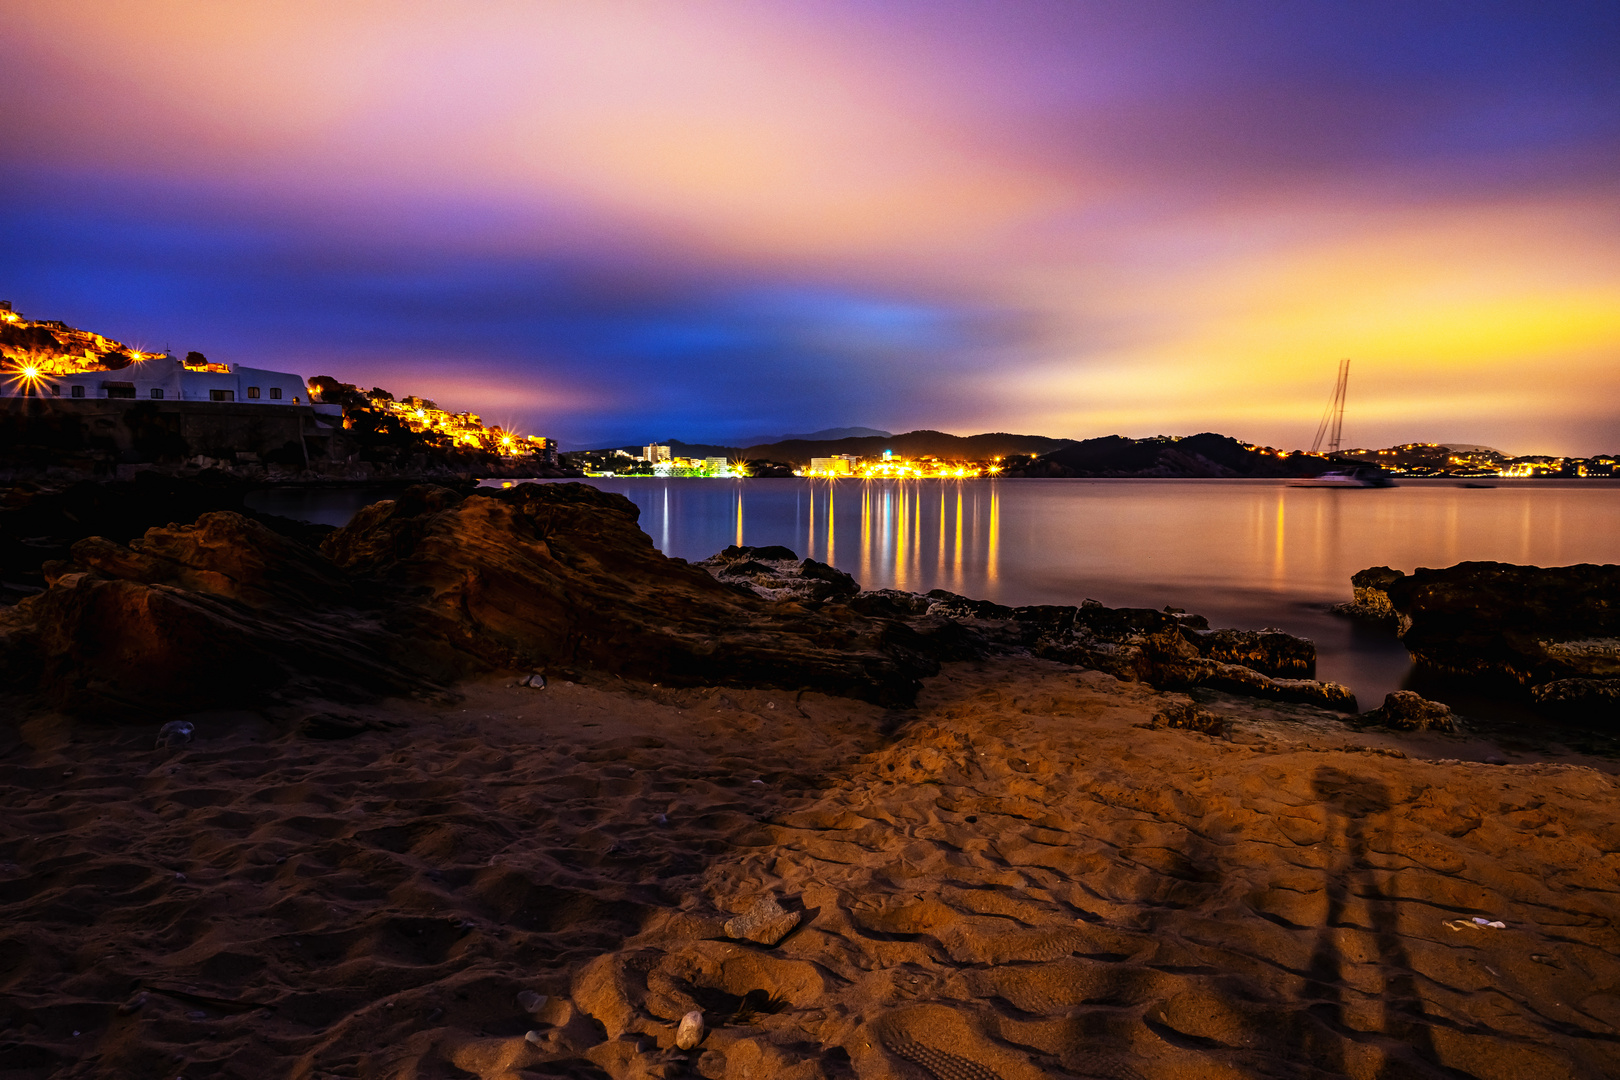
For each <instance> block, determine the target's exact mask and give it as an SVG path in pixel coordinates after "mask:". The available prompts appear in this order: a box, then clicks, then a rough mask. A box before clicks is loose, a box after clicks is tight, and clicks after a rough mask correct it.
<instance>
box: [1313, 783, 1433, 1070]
mask: <svg viewBox="0 0 1620 1080" xmlns="http://www.w3.org/2000/svg"><path fill="white" fill-rule="evenodd" d="M1311 787H1312V790H1313V792H1314V793H1315V795H1316V797H1317V798H1318V799H1320V800H1321V801H1322V804H1323V806H1324V808H1325V809H1326V810H1327V812H1328V834H1327V837H1326V839H1325V841H1324V843H1325V844H1326V846H1327V847H1328V848H1329V849H1330V850H1331V852H1332V855H1330V859H1331V861H1330V863H1329V865H1328V867H1327V890H1326V891H1327V901H1328V903H1327V917H1326V919H1325V920H1324V922H1323V925H1322V927H1321V928H1320V929H1319V930H1318V931H1317V935H1316V945H1315V948H1314V949H1313V950H1312V952H1311V959H1310V963H1309V965H1308V966H1307V968H1306V988H1305V993H1306V996H1307V997H1308V998H1309V999H1310V1000H1311V1001H1312V1002H1313V1004H1312V1005H1311V1006H1310V1008H1309V1011H1310V1013H1311V1015H1312V1016H1313V1017H1315V1018H1316V1019H1317V1020H1319V1021H1321V1023H1322V1024H1324V1025H1326V1027H1328V1028H1329V1029H1331V1030H1332V1031H1333V1032H1335V1033H1337V1034H1338V1036H1339V1037H1337V1038H1334V1037H1332V1036H1327V1035H1326V1033H1323V1032H1320V1029H1319V1028H1318V1029H1317V1031H1318V1034H1317V1036H1316V1037H1315V1038H1311V1037H1310V1036H1307V1042H1320V1043H1330V1044H1331V1045H1317V1046H1311V1047H1309V1049H1310V1050H1312V1052H1313V1054H1312V1056H1313V1057H1314V1058H1315V1059H1316V1060H1317V1061H1318V1062H1320V1063H1322V1064H1328V1063H1330V1062H1331V1063H1333V1064H1335V1065H1337V1066H1339V1067H1340V1068H1341V1069H1342V1068H1343V1067H1344V1065H1345V1064H1346V1062H1345V1061H1344V1049H1345V1041H1344V1040H1345V1039H1346V1038H1351V1039H1354V1038H1358V1037H1359V1038H1365V1034H1366V1032H1367V1010H1366V1009H1365V1008H1356V1009H1352V1008H1351V1007H1350V1002H1349V997H1350V995H1351V994H1353V993H1355V991H1353V990H1352V989H1350V988H1351V987H1352V986H1354V985H1356V984H1360V985H1363V986H1365V983H1366V977H1365V975H1362V977H1361V978H1357V977H1356V973H1355V972H1354V971H1353V968H1354V967H1356V966H1357V965H1367V964H1371V965H1376V969H1377V970H1376V975H1377V980H1378V982H1379V983H1380V984H1381V998H1382V1006H1383V1007H1382V1012H1383V1023H1382V1025H1381V1027H1379V1028H1378V1031H1379V1033H1380V1034H1382V1035H1384V1036H1386V1037H1387V1038H1389V1039H1392V1040H1394V1041H1395V1042H1397V1043H1399V1044H1404V1046H1405V1047H1406V1048H1407V1050H1408V1052H1406V1053H1403V1052H1400V1051H1399V1050H1398V1049H1397V1050H1396V1051H1395V1052H1393V1053H1391V1054H1389V1055H1387V1056H1386V1057H1385V1059H1384V1062H1383V1064H1382V1065H1381V1067H1380V1068H1379V1070H1378V1075H1379V1076H1380V1077H1407V1076H1413V1077H1416V1076H1433V1075H1436V1072H1437V1071H1438V1072H1439V1073H1440V1074H1441V1075H1449V1074H1450V1071H1449V1070H1445V1069H1438V1070H1437V1068H1436V1057H1435V1048H1434V1040H1433V1033H1432V1030H1431V1029H1430V1026H1429V1025H1428V1023H1426V1022H1425V1020H1424V1017H1423V998H1422V995H1421V993H1420V992H1419V990H1418V986H1417V975H1416V973H1415V972H1414V971H1413V970H1412V965H1411V962H1410V960H1409V958H1408V957H1407V954H1406V947H1405V946H1404V945H1403V944H1402V942H1401V935H1400V928H1399V925H1398V912H1397V910H1396V902H1395V901H1394V900H1393V899H1392V898H1390V897H1389V896H1388V895H1387V894H1386V892H1385V889H1384V887H1383V885H1381V883H1380V882H1381V880H1382V879H1383V878H1384V877H1385V876H1386V874H1385V872H1384V871H1380V870H1377V869H1375V868H1374V867H1373V866H1372V864H1371V862H1370V861H1369V851H1370V847H1371V841H1373V840H1374V839H1376V838H1378V837H1379V836H1380V835H1381V834H1382V835H1384V836H1387V835H1388V834H1389V833H1390V832H1391V831H1392V823H1391V822H1390V819H1389V816H1388V815H1389V814H1390V812H1391V810H1392V809H1393V806H1394V803H1393V800H1392V799H1391V798H1390V794H1389V789H1388V788H1387V787H1386V786H1385V785H1384V784H1383V783H1381V782H1380V781H1377V780H1374V779H1371V778H1368V777H1363V776H1356V775H1354V774H1352V773H1347V772H1344V771H1343V770H1341V769H1335V768H1332V767H1328V766H1323V767H1321V768H1318V769H1317V770H1316V772H1315V774H1314V775H1313V776H1312V777H1311ZM1357 930H1361V931H1365V932H1369V933H1370V934H1371V935H1372V945H1373V949H1374V951H1375V956H1373V957H1371V958H1357V959H1349V958H1347V957H1346V956H1345V955H1344V953H1343V951H1342V950H1341V949H1340V946H1339V942H1340V940H1341V938H1342V937H1347V936H1349V935H1353V934H1354V932H1355V931H1357ZM1307 1026H1308V1027H1315V1025H1307Z"/></svg>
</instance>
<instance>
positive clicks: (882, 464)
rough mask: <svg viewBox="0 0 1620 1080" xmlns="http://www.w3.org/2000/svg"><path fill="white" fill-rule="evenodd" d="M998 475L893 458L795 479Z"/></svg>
mask: <svg viewBox="0 0 1620 1080" xmlns="http://www.w3.org/2000/svg"><path fill="white" fill-rule="evenodd" d="M1000 471H1001V466H1000V465H989V466H983V465H975V464H971V463H968V462H960V461H958V462H945V461H908V460H904V459H901V458H894V459H891V460H889V461H870V462H861V463H859V464H857V465H854V466H852V467H851V469H850V471H849V472H835V471H832V470H829V469H800V470H798V472H797V473H796V474H795V475H797V476H807V477H814V478H818V479H836V478H838V477H850V478H853V479H857V480H966V479H971V478H973V477H976V476H993V475H995V474H996V473H999V472H1000Z"/></svg>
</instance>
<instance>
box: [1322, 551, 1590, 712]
mask: <svg viewBox="0 0 1620 1080" xmlns="http://www.w3.org/2000/svg"><path fill="white" fill-rule="evenodd" d="M1352 584H1353V586H1354V588H1355V595H1356V603H1355V605H1354V610H1355V612H1356V613H1359V614H1365V615H1370V616H1375V617H1380V618H1392V619H1393V620H1394V621H1395V626H1396V632H1397V633H1398V634H1399V635H1400V637H1401V640H1402V642H1403V643H1404V644H1405V645H1406V648H1407V651H1408V652H1410V653H1411V654H1412V659H1413V661H1414V662H1415V663H1416V664H1418V665H1419V666H1421V667H1424V668H1427V669H1428V670H1430V671H1435V672H1439V673H1442V674H1448V675H1460V676H1466V677H1469V678H1480V679H1485V680H1488V681H1493V682H1497V683H1502V684H1509V685H1511V684H1518V685H1520V686H1523V687H1527V688H1529V689H1530V690H1531V697H1532V699H1533V700H1535V701H1536V702H1537V703H1538V705H1543V706H1546V708H1547V711H1550V712H1559V713H1563V714H1566V715H1570V716H1574V717H1584V718H1586V719H1599V720H1610V721H1613V720H1620V705H1617V702H1616V699H1615V696H1614V694H1613V692H1612V691H1609V690H1607V689H1606V685H1607V684H1608V683H1611V682H1612V681H1613V680H1615V679H1620V566H1615V565H1596V564H1592V563H1582V564H1579V565H1575V566H1552V567H1540V566H1516V565H1513V564H1511V563H1497V562H1465V563H1458V564H1457V565H1456V566H1452V567H1449V568H1447V569H1443V570H1430V569H1418V570H1416V571H1414V572H1413V573H1411V574H1405V573H1402V572H1401V571H1399V570H1391V569H1390V568H1389V567H1387V566H1379V567H1373V568H1371V569H1368V570H1363V571H1361V572H1360V573H1358V574H1356V575H1355V577H1354V578H1353V579H1352Z"/></svg>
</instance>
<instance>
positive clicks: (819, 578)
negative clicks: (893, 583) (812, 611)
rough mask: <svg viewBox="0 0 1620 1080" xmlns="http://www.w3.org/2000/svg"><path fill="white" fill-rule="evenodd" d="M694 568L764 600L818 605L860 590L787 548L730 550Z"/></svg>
mask: <svg viewBox="0 0 1620 1080" xmlns="http://www.w3.org/2000/svg"><path fill="white" fill-rule="evenodd" d="M697 565H699V566H701V567H703V568H704V569H705V570H707V571H708V572H709V573H710V574H713V575H714V577H715V580H717V581H720V582H722V583H724V584H728V585H738V586H741V587H742V588H744V589H747V590H748V591H749V592H752V593H753V594H754V595H756V596H760V597H763V598H764V599H766V600H796V601H798V602H799V603H802V604H821V603H825V602H826V601H828V600H832V599H835V598H839V597H843V598H848V597H851V596H854V595H856V594H857V593H859V592H860V591H861V587H860V585H858V584H856V581H855V579H854V578H852V577H850V576H849V575H848V574H846V573H844V572H843V571H842V570H838V569H836V568H834V567H831V566H828V565H827V564H826V563H824V562H817V561H816V560H815V559H801V558H799V557H798V556H797V555H795V554H794V553H793V551H792V550H791V549H789V548H785V547H781V546H779V545H775V546H770V547H739V546H738V545H736V544H733V545H732V546H731V547H728V548H726V550H724V551H722V552H720V553H719V554H718V555H711V556H709V557H708V558H707V559H704V560H703V561H702V562H700V563H698V564H697Z"/></svg>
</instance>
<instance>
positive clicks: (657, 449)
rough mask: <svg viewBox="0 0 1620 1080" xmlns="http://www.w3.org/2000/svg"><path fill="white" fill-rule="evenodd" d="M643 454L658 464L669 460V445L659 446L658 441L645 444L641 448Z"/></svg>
mask: <svg viewBox="0 0 1620 1080" xmlns="http://www.w3.org/2000/svg"><path fill="white" fill-rule="evenodd" d="M641 456H642V457H644V458H646V459H647V460H648V461H651V462H652V463H654V464H657V463H658V462H660V461H668V460H669V447H667V446H659V445H658V444H657V443H653V444H652V445H650V446H643V447H642V448H641Z"/></svg>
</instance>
